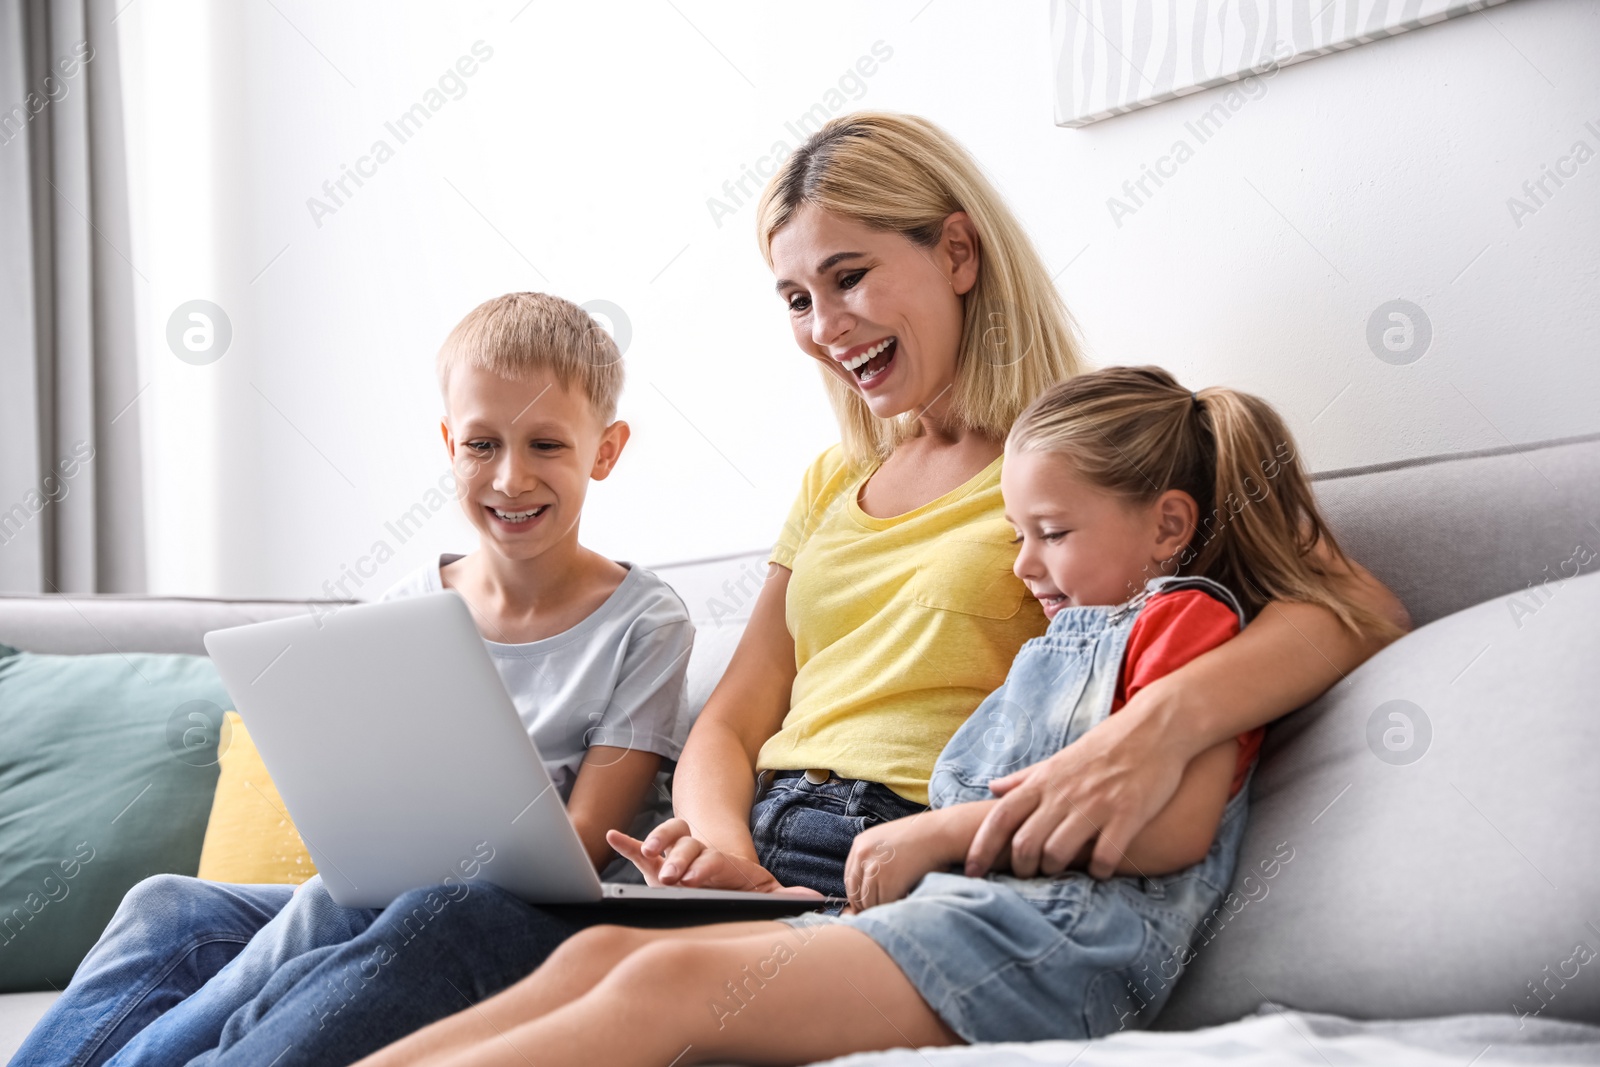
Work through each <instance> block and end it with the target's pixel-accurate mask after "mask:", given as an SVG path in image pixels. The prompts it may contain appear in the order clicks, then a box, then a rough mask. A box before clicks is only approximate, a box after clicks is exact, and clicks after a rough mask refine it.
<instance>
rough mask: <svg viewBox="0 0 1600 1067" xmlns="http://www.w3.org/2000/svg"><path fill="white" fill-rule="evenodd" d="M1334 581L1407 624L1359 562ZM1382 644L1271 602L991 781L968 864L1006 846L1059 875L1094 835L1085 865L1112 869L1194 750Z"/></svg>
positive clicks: (1316, 612)
mask: <svg viewBox="0 0 1600 1067" xmlns="http://www.w3.org/2000/svg"><path fill="white" fill-rule="evenodd" d="M1330 569H1334V570H1336V572H1337V568H1336V567H1335V566H1330ZM1335 580H1338V581H1342V582H1345V583H1347V585H1346V591H1347V593H1346V595H1348V597H1349V598H1350V599H1351V600H1352V601H1354V602H1357V603H1360V604H1362V605H1364V606H1366V607H1368V608H1370V609H1371V610H1372V611H1374V612H1375V613H1377V614H1380V615H1383V616H1385V617H1388V618H1391V619H1394V620H1395V621H1396V623H1397V624H1400V625H1402V626H1405V625H1408V624H1409V620H1408V619H1407V618H1406V615H1405V609H1404V608H1403V607H1401V606H1400V603H1399V601H1398V600H1397V599H1395V597H1394V594H1392V593H1390V592H1389V590H1388V589H1386V588H1384V586H1383V585H1382V584H1381V583H1380V582H1378V581H1377V579H1375V578H1373V577H1372V576H1371V575H1370V574H1368V573H1367V572H1366V571H1365V570H1363V569H1362V568H1360V567H1354V566H1353V567H1352V569H1351V570H1349V571H1348V572H1346V573H1344V574H1343V575H1341V576H1339V577H1338V578H1336V579H1335ZM1383 644H1384V641H1383V640H1382V639H1378V638H1371V637H1359V636H1357V635H1356V634H1353V633H1352V632H1351V631H1350V630H1349V629H1348V628H1346V627H1345V626H1344V625H1343V624H1342V623H1340V622H1339V620H1338V619H1337V618H1336V617H1335V616H1334V615H1333V613H1332V612H1331V611H1328V610H1327V609H1325V608H1321V607H1316V606H1313V605H1310V604H1300V603H1284V602H1274V603H1272V604H1269V605H1267V607H1266V608H1264V609H1263V610H1262V612H1261V614H1260V615H1259V616H1257V617H1256V619H1255V620H1254V621H1252V622H1251V623H1250V625H1249V626H1247V627H1245V628H1244V631H1243V632H1242V633H1241V634H1240V635H1239V636H1238V637H1236V638H1234V639H1233V640H1231V641H1228V642H1227V643H1225V644H1223V645H1221V646H1220V647H1218V648H1215V649H1213V650H1212V651H1210V652H1207V653H1206V654H1205V655H1203V656H1198V657H1196V658H1195V659H1193V660H1191V661H1190V662H1189V663H1187V664H1185V665H1184V666H1183V667H1180V668H1179V669H1178V670H1176V671H1173V672H1172V673H1171V674H1169V675H1166V676H1165V677H1164V678H1161V679H1158V680H1157V681H1154V682H1152V683H1150V684H1149V685H1147V686H1145V687H1144V688H1143V689H1141V690H1140V691H1139V692H1138V693H1137V694H1135V695H1134V697H1133V699H1132V700H1130V701H1129V702H1128V705H1127V706H1126V707H1125V708H1123V709H1122V710H1121V711H1119V712H1118V713H1117V714H1115V715H1112V716H1110V717H1108V718H1107V719H1106V720H1105V721H1104V722H1102V723H1100V724H1099V725H1098V726H1096V727H1095V728H1094V729H1092V730H1090V731H1089V732H1088V733H1086V734H1084V735H1083V736H1082V737H1081V738H1079V739H1078V740H1077V741H1076V742H1075V743H1073V744H1071V745H1068V746H1067V747H1066V748H1064V749H1062V750H1061V751H1060V752H1057V753H1056V754H1055V755H1054V756H1051V757H1050V758H1049V759H1047V760H1043V761H1041V762H1039V763H1036V764H1034V765H1033V766H1032V767H1028V768H1025V769H1024V770H1022V771H1019V772H1017V773H1016V774H1012V775H1008V776H1006V777H1005V778H1001V779H996V780H995V781H994V782H993V783H991V786H990V788H991V789H993V790H994V792H995V793H996V794H998V795H1000V796H1001V798H1002V799H1001V802H1000V803H998V804H996V805H995V806H994V808H993V809H992V810H991V811H990V812H989V814H988V816H987V818H985V820H984V822H983V825H982V826H981V827H980V828H979V830H978V833H977V835H976V836H975V837H974V838H973V841H972V848H971V849H970V850H969V851H968V853H967V867H966V870H967V873H968V874H970V875H980V874H982V873H983V872H985V871H987V870H989V869H990V867H991V866H992V865H993V864H994V861H995V859H996V858H997V857H998V856H999V855H1000V852H1001V850H1002V849H1003V848H1005V847H1006V846H1007V845H1009V846H1010V848H1011V869H1012V872H1013V873H1015V874H1017V875H1019V876H1021V877H1024V878H1029V877H1033V876H1034V875H1036V874H1039V873H1044V874H1056V873H1059V872H1060V871H1063V870H1065V869H1066V868H1067V866H1068V865H1069V864H1071V863H1072V861H1073V860H1074V859H1075V858H1076V857H1078V856H1079V855H1080V854H1081V852H1082V850H1083V848H1084V846H1085V845H1086V844H1087V843H1089V842H1090V841H1091V840H1094V841H1095V843H1094V850H1093V853H1092V858H1091V859H1090V861H1089V872H1090V873H1091V874H1093V875H1094V876H1095V877H1096V878H1107V877H1110V875H1111V874H1112V873H1113V872H1114V871H1115V870H1116V866H1117V863H1118V860H1119V857H1120V856H1121V855H1122V854H1124V853H1125V852H1126V851H1127V849H1128V847H1129V845H1130V843H1131V842H1132V841H1133V840H1134V838H1136V837H1137V836H1138V835H1139V832H1140V831H1141V830H1143V829H1144V828H1145V826H1147V825H1148V824H1149V822H1150V820H1151V819H1152V818H1154V817H1155V815H1156V813H1157V812H1159V811H1161V810H1162V809H1163V808H1165V807H1166V806H1167V803H1168V801H1170V800H1171V799H1172V796H1173V794H1174V793H1175V792H1176V791H1177V788H1178V784H1179V782H1180V781H1181V779H1182V778H1183V774H1184V770H1185V768H1187V767H1188V766H1189V764H1190V762H1191V761H1192V760H1194V758H1195V757H1197V756H1199V755H1200V754H1201V753H1202V752H1205V751H1206V750H1207V749H1209V748H1212V747H1213V746H1215V745H1218V744H1220V743H1221V742H1222V741H1223V740H1225V739H1227V738H1230V737H1234V736H1236V735H1238V734H1242V733H1245V732H1247V731H1249V730H1253V729H1255V728H1256V727H1258V726H1264V725H1266V724H1267V723H1269V722H1271V721H1272V720H1274V719H1276V718H1278V717H1279V716H1281V715H1285V714H1287V713H1288V712H1291V711H1293V710H1294V709H1295V708H1298V707H1301V706H1302V705H1304V704H1306V703H1308V702H1310V701H1311V700H1312V699H1314V698H1315V697H1316V696H1318V695H1319V694H1320V693H1322V692H1324V691H1325V690H1327V689H1328V688H1329V687H1330V686H1332V685H1334V684H1335V683H1337V682H1338V681H1339V680H1341V679H1342V678H1343V677H1344V676H1345V675H1346V674H1348V673H1349V672H1350V671H1352V670H1354V669H1355V668H1356V667H1358V666H1359V665H1360V664H1361V663H1363V662H1364V661H1365V660H1366V659H1367V658H1368V657H1370V656H1371V655H1372V654H1373V653H1375V652H1376V651H1378V649H1379V648H1381V647H1382V646H1383Z"/></svg>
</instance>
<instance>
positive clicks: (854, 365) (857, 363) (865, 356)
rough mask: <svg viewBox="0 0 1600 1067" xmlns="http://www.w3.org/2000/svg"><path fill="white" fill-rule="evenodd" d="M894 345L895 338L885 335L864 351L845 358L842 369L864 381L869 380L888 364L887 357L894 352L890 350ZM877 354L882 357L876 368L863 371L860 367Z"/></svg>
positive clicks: (864, 365)
mask: <svg viewBox="0 0 1600 1067" xmlns="http://www.w3.org/2000/svg"><path fill="white" fill-rule="evenodd" d="M894 346H895V339H894V338H893V337H886V338H884V339H883V340H882V341H879V342H878V343H877V344H875V345H873V346H872V347H871V348H869V349H867V350H866V351H865V352H863V353H861V354H860V355H859V356H857V357H856V358H855V359H847V360H845V361H844V369H845V370H847V371H850V372H851V373H852V374H855V375H857V376H858V377H860V379H861V380H862V381H864V382H865V381H871V380H872V379H873V378H876V377H877V376H878V375H880V374H882V373H883V369H884V367H887V366H888V365H889V359H890V357H892V356H893V354H894V353H893V351H892V349H893V348H894ZM879 356H883V357H884V359H883V361H882V363H881V364H880V365H879V366H878V367H877V369H875V370H872V371H869V372H866V373H863V372H862V369H863V368H864V367H866V365H867V364H868V363H870V362H872V361H873V360H874V359H876V358H877V357H879Z"/></svg>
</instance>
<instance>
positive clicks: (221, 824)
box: [199, 711, 317, 885]
mask: <svg viewBox="0 0 1600 1067" xmlns="http://www.w3.org/2000/svg"><path fill="white" fill-rule="evenodd" d="M217 750H218V752H219V754H220V758H219V759H218V768H219V774H218V776H217V793H216V797H215V798H214V799H213V800H212V801H211V818H209V819H208V820H206V837H205V842H204V843H203V844H202V845H201V846H200V872H199V873H200V877H201V878H205V879H207V880H209V881H212V882H238V883H243V884H245V885H299V884H300V883H301V882H304V881H305V880H306V879H307V878H310V877H311V876H312V875H314V874H316V873H317V868H316V865H315V864H314V863H312V862H311V854H310V853H309V852H308V851H307V850H306V845H305V842H304V841H302V840H300V833H299V831H297V830H296V829H295V828H294V822H293V821H292V820H291V819H290V818H289V812H288V810H287V809H286V808H285V807H284V804H283V797H282V796H280V795H279V794H278V787H277V786H276V785H275V784H273V781H272V776H271V775H269V774H268V773H267V765H266V763H265V762H264V761H263V760H262V759H261V750H260V749H258V748H256V743H255V740H254V739H253V738H251V736H250V731H249V730H248V729H246V728H245V725H244V720H243V719H241V718H239V713H238V712H236V711H230V712H228V715H227V719H226V721H225V722H224V723H223V727H222V740H221V741H219V742H218V744H217Z"/></svg>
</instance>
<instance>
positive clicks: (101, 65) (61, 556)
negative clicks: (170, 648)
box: [0, 0, 145, 593]
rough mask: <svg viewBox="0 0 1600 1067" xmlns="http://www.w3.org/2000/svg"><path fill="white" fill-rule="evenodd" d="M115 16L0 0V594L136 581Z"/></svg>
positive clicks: (95, 9)
mask: <svg viewBox="0 0 1600 1067" xmlns="http://www.w3.org/2000/svg"><path fill="white" fill-rule="evenodd" d="M121 2H122V3H126V2H127V0H121ZM116 17H117V9H116V8H115V7H114V6H113V5H112V4H111V3H109V2H108V3H85V2H83V0H0V592H22V593H35V592H46V593H55V592H61V593H95V592H142V591H144V587H145V562H144V560H145V555H144V525H145V524H144V513H143V506H142V503H141V500H142V495H143V494H142V481H141V476H140V454H139V442H140V427H139V420H140V410H139V409H140V404H139V402H138V398H139V394H140V384H139V381H138V364H137V361H136V358H135V347H134V344H135V338H134V286H135V285H136V284H142V282H141V281H140V279H141V278H142V275H140V273H139V271H138V270H137V268H136V267H135V266H134V265H133V263H132V262H131V261H130V260H129V258H128V257H129V254H130V252H131V245H130V239H129V216H128V196H127V180H126V170H127V167H126V156H125V143H124V126H123V111H122V93H121V88H120V83H121V70H120V65H119V59H118V49H117V39H116V27H115V26H114V25H112V22H113V20H114V19H115V18H116Z"/></svg>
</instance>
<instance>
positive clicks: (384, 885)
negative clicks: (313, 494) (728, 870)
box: [205, 590, 843, 918]
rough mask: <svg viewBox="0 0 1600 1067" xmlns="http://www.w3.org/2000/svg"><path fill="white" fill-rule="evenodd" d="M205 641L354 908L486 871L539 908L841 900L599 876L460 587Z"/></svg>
mask: <svg viewBox="0 0 1600 1067" xmlns="http://www.w3.org/2000/svg"><path fill="white" fill-rule="evenodd" d="M205 646H206V651H207V652H208V653H210V655H211V658H212V660H213V661H214V662H215V663H216V665H217V670H218V672H219V673H220V674H221V676H222V681H223V684H224V685H225V686H226V687H227V690H228V693H229V695H230V696H231V697H232V698H233V701H234V709H235V710H237V711H238V712H239V714H240V716H241V717H242V718H243V719H244V721H245V722H246V724H248V726H249V730H250V737H251V739H252V740H253V741H254V742H255V744H256V747H257V748H258V749H259V750H260V752H261V758H262V760H263V761H264V762H265V763H266V766H267V770H268V771H269V772H270V773H271V775H272V781H273V784H274V785H276V786H277V788H278V792H279V794H280V795H281V796H282V798H283V803H284V806H285V807H286V808H287V809H288V810H287V813H286V814H287V815H288V817H289V818H290V819H291V820H292V821H293V822H294V826H295V829H296V830H298V831H299V833H300V838H301V840H303V841H304V842H305V844H306V849H307V851H309V852H310V853H311V858H312V860H313V861H315V863H316V865H317V870H318V872H319V873H320V874H321V875H322V880H323V885H324V886H325V887H326V888H327V890H328V893H329V895H331V896H332V897H333V899H334V901H335V902H337V903H339V904H342V905H345V906H347V907H362V908H382V907H386V906H387V905H388V904H389V903H390V902H392V901H393V900H394V899H395V897H397V896H399V895H400V894H402V893H404V892H406V891H408V890H411V889H416V888H419V887H422V886H432V885H441V884H443V885H452V886H454V885H460V884H462V883H465V882H467V881H469V880H471V879H474V878H476V879H484V880H487V881H490V882H493V883H494V884H495V885H498V886H500V887H502V888H503V889H506V890H509V891H510V892H512V893H514V894H516V895H517V896H519V897H521V898H522V899H523V900H526V901H528V902H530V903H535V904H596V903H601V902H617V903H619V904H634V905H638V906H641V907H662V908H669V909H674V908H676V909H678V910H681V906H682V905H685V904H690V903H692V904H694V905H697V906H703V905H704V904H705V903H706V902H708V901H722V902H726V905H727V907H728V908H729V910H730V912H736V913H738V914H739V916H740V917H741V918H745V917H750V918H764V917H771V918H776V917H778V916H781V915H796V914H800V913H802V912H807V911H813V910H815V909H817V908H820V907H824V906H827V905H829V904H838V903H843V902H842V901H841V900H839V899H837V898H834V899H818V898H815V897H810V898H807V897H800V896H794V895H782V894H773V893H757V892H743V891H735V890H714V889H691V888H684V887H675V886H660V887H652V886H645V885H632V884H624V883H613V882H604V883H603V882H601V881H600V877H599V875H598V874H596V873H595V869H594V866H593V865H592V864H591V863H590V862H589V857H588V855H587V854H586V853H585V852H584V850H583V845H582V843H581V842H580V840H579V838H578V832H577V830H576V829H575V828H574V827H573V825H572V821H571V820H570V819H569V818H568V817H567V809H566V806H565V805H564V804H563V803H562V800H561V797H560V795H559V794H558V793H557V792H556V788H555V785H554V783H553V782H552V781H551V779H550V774H549V772H548V771H547V770H546V768H545V765H544V761H543V760H541V759H540V757H539V750H538V748H537V747H536V746H535V744H534V742H533V740H532V739H531V738H530V737H529V736H528V732H527V730H526V728H524V726H523V724H522V720H521V718H520V717H519V716H518V714H517V709H516V706H515V705H514V704H513V703H512V700H511V697H510V695H509V694H508V693H507V692H506V689H505V686H504V684H503V683H502V682H501V680H500V675H499V672H498V671H496V670H495V667H494V663H493V661H492V660H491V659H490V658H489V651H488V649H487V648H485V647H484V643H483V638H482V637H480V636H479V634H478V630H477V627H476V626H475V625H474V624H473V621H472V615H471V613H470V611H469V610H468V608H467V605H466V602H465V601H464V600H463V599H462V598H461V595H460V594H459V593H457V592H455V591H454V590H445V591H443V592H440V593H430V594H427V595H424V596H418V597H405V598H401V599H397V600H390V601H383V602H379V603H373V604H357V605H352V606H349V607H343V608H340V609H338V610H336V611H333V612H324V613H322V614H312V615H302V616H295V617H292V618H286V619H276V620H273V621H271V622H262V623H254V624H251V625H248V626H235V627H232V628H229V629H226V630H213V631H211V632H210V633H207V634H206V635H205ZM262 799H263V802H265V801H266V797H265V796H264V795H263V798H262ZM719 907H720V906H719Z"/></svg>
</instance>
